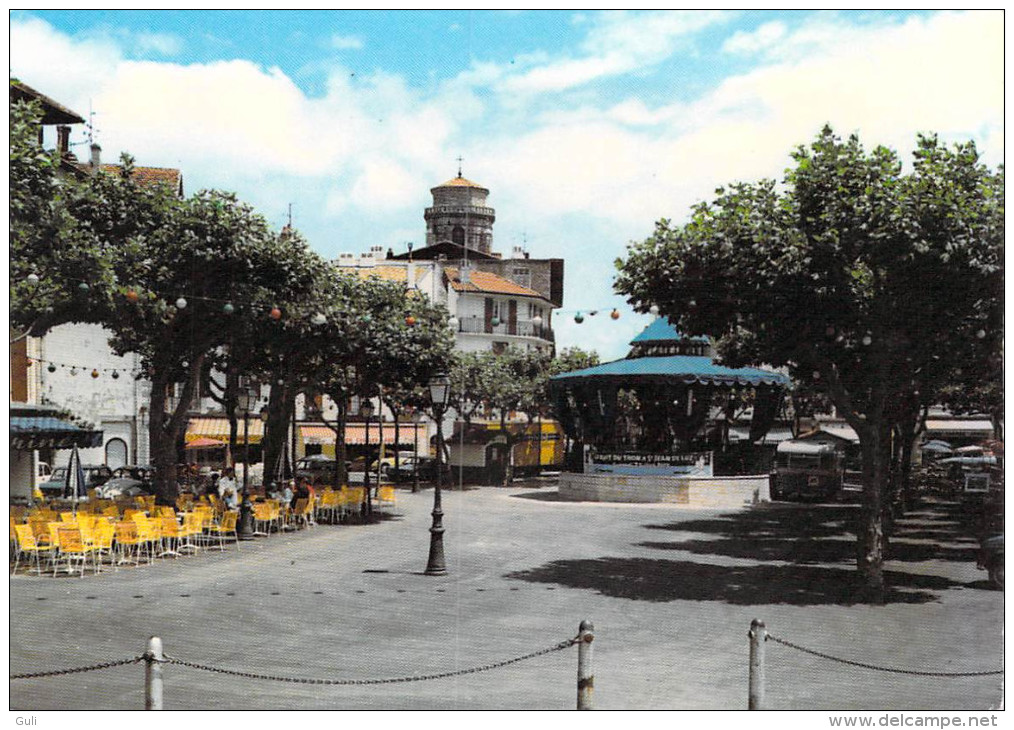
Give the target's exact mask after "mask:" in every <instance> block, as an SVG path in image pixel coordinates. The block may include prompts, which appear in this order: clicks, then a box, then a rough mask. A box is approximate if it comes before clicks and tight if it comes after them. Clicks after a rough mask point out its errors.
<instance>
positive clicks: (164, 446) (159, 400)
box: [148, 354, 205, 506]
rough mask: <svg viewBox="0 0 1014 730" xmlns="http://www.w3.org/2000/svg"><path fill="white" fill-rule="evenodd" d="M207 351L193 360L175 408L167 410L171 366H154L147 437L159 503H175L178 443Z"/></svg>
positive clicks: (161, 364) (177, 493)
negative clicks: (170, 410)
mask: <svg viewBox="0 0 1014 730" xmlns="http://www.w3.org/2000/svg"><path fill="white" fill-rule="evenodd" d="M204 357H205V356H204V355H203V354H202V355H199V356H197V357H195V358H194V359H193V360H192V361H191V364H190V377H189V378H188V379H187V381H186V382H185V383H184V384H183V390H182V391H181V393H180V398H179V401H178V402H177V404H176V410H175V411H173V412H172V413H166V408H165V407H166V391H167V390H168V388H169V385H170V384H171V383H170V382H169V378H168V376H167V375H166V373H167V372H168V371H169V367H168V366H167V365H166V364H165V363H164V361H163V362H162V363H160V364H159V365H157V366H156V367H155V372H154V375H153V376H152V382H151V397H150V400H149V404H150V413H151V416H150V419H149V422H148V441H149V444H150V449H151V456H152V466H154V467H155V477H154V482H153V488H154V490H155V495H156V498H157V501H158V503H159V504H163V505H170V506H172V505H175V504H176V497H177V496H178V495H179V488H178V485H177V483H176V464H177V452H176V447H177V444H178V442H179V440H180V437H181V436H182V434H183V430H184V428H185V427H186V424H187V414H188V412H189V411H190V401H191V399H192V398H193V397H194V391H195V390H196V389H197V381H198V380H199V378H200V374H201V367H202V366H203V364H204Z"/></svg>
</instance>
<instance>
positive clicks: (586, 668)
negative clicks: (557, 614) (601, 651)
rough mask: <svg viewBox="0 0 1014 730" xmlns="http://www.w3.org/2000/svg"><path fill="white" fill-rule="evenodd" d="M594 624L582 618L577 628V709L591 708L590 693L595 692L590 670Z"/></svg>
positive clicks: (593, 677) (593, 679)
mask: <svg viewBox="0 0 1014 730" xmlns="http://www.w3.org/2000/svg"><path fill="white" fill-rule="evenodd" d="M594 631H595V626H594V625H593V624H592V622H591V621H588V620H584V621H582V622H581V626H580V627H579V628H578V634H577V636H578V639H579V643H578V645H577V709H579V710H591V709H593V708H592V695H593V694H594V692H595V674H594V673H593V672H592V641H594V640H595V634H594V633H593V632H594Z"/></svg>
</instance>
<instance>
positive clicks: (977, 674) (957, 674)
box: [765, 634, 1003, 677]
mask: <svg viewBox="0 0 1014 730" xmlns="http://www.w3.org/2000/svg"><path fill="white" fill-rule="evenodd" d="M765 638H766V639H770V640H771V641H773V642H775V643H776V644H781V645H782V646H787V647H789V648H790V649H795V650H796V651H801V652H803V653H804V654H810V655H812V656H815V657H820V658H821V659H827V660H829V661H832V662H838V663H839V664H848V665H849V666H852V667H860V668H862V669H872V670H874V671H877V672H891V673H892V674H909V675H912V676H916V677H986V676H990V675H996V674H1003V670H1002V669H999V670H995V671H987V672H923V671H919V670H917V669H895V668H892V667H880V666H877V665H876V664H866V663H865V662H856V661H852V660H851V659H842V658H841V657H835V656H831V655H830V654H824V653H823V652H819V651H815V650H813V649H807V648H806V647H804V646H799V645H798V644H793V643H792V642H791V641H786V640H785V639H779V638H778V637H777V636H773V635H772V634H767V635H766V637H765Z"/></svg>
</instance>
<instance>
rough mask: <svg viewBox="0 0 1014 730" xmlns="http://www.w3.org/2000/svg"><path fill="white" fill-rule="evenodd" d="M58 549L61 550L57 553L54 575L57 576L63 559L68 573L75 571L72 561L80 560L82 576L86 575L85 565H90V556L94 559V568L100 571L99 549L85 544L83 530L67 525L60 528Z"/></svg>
mask: <svg viewBox="0 0 1014 730" xmlns="http://www.w3.org/2000/svg"><path fill="white" fill-rule="evenodd" d="M58 549H59V552H58V553H57V557H56V560H54V561H53V577H56V573H57V570H58V569H59V567H60V560H61V559H62V560H63V561H64V562H65V564H66V566H67V572H68V573H73V572H74V571H73V569H72V566H71V563H72V562H77V561H80V563H81V577H82V578H83V577H84V572H85V567H87V565H88V559H89V558H91V560H92V563H93V566H94V568H93V569H94V570H95V571H98V562H97V559H96V556H97V551H96V549H95V547H94V546H93V545H86V544H85V542H84V540H83V539H82V537H81V530H79V529H78V528H76V527H66V526H64V527H61V528H60V530H59V543H58Z"/></svg>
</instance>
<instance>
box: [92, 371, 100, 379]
mask: <svg viewBox="0 0 1014 730" xmlns="http://www.w3.org/2000/svg"><path fill="white" fill-rule="evenodd" d="M92 377H93V378H97V377H99V371H98V370H92Z"/></svg>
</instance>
